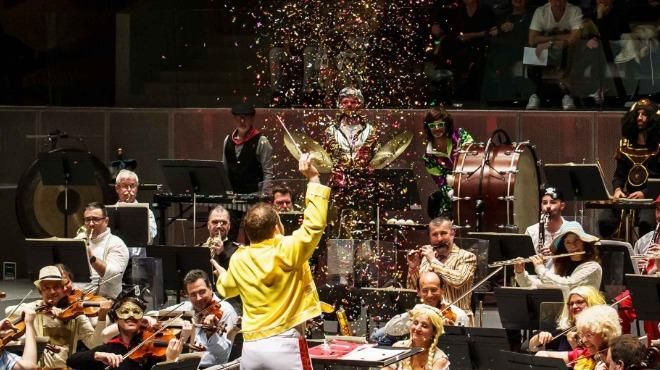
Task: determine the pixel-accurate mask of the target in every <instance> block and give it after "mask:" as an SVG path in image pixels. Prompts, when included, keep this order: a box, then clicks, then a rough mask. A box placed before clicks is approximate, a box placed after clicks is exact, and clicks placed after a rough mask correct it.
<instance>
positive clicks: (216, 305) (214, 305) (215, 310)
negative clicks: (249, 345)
mask: <svg viewBox="0 0 660 370" xmlns="http://www.w3.org/2000/svg"><path fill="white" fill-rule="evenodd" d="M207 315H213V316H215V318H216V319H217V320H221V319H222V315H224V312H223V311H222V308H221V307H220V302H216V301H212V302H211V303H210V304H209V305H208V306H206V308H205V309H203V310H202V311H200V312H199V313H198V314H197V320H198V323H197V324H194V326H196V327H200V328H202V329H203V330H205V331H209V332H218V331H219V332H220V333H223V332H225V325H224V324H219V325H208V324H204V323H203V322H201V321H203V320H204V317H206V316H207Z"/></svg>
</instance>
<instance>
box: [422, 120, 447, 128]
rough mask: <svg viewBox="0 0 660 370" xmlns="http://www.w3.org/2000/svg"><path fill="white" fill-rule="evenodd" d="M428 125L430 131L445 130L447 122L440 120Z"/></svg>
mask: <svg viewBox="0 0 660 370" xmlns="http://www.w3.org/2000/svg"><path fill="white" fill-rule="evenodd" d="M426 125H427V126H429V129H431V130H438V129H443V130H444V129H445V121H443V120H440V119H439V120H437V121H433V122H429V123H427V124H426Z"/></svg>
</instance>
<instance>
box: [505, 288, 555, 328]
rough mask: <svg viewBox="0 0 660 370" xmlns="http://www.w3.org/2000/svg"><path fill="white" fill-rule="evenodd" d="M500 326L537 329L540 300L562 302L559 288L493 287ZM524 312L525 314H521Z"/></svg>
mask: <svg viewBox="0 0 660 370" xmlns="http://www.w3.org/2000/svg"><path fill="white" fill-rule="evenodd" d="M495 299H496V301H497V310H498V312H499V314H500V320H501V321H502V327H503V328H505V329H510V330H537V329H538V328H539V318H540V316H541V302H563V301H564V295H563V292H562V290H561V289H529V288H503V287H499V288H495ZM521 312H526V313H527V314H526V315H521V314H520V313H521Z"/></svg>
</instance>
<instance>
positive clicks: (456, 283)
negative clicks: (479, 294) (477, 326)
mask: <svg viewBox="0 0 660 370" xmlns="http://www.w3.org/2000/svg"><path fill="white" fill-rule="evenodd" d="M476 270H477V257H476V256H475V255H474V254H473V253H470V252H468V251H466V250H463V249H461V248H459V247H458V246H457V245H456V244H453V245H452V247H451V250H450V251H449V255H448V256H447V259H446V260H445V262H440V261H438V260H437V259H436V260H434V261H433V263H429V261H428V259H426V258H422V263H421V264H420V266H419V272H418V273H417V274H409V276H408V288H411V289H418V286H417V284H418V279H419V274H420V273H423V272H427V271H434V272H435V273H437V274H438V275H439V276H440V278H441V279H442V280H444V282H445V290H444V294H443V297H444V298H445V299H446V300H447V301H449V302H454V301H455V300H456V299H457V298H458V297H460V296H461V295H463V294H465V292H467V291H468V290H470V289H472V282H473V281H474V274H475V272H476ZM411 275H412V276H411ZM471 300H472V294H468V295H466V296H465V297H463V298H461V300H460V301H458V302H456V303H454V304H455V305H456V306H458V307H459V308H461V309H463V311H465V312H466V313H467V314H468V315H469V316H472V309H471V307H470V302H471Z"/></svg>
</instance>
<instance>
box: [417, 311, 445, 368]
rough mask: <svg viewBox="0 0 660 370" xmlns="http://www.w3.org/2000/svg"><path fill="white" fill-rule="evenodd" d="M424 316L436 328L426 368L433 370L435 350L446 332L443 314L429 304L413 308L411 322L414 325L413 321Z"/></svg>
mask: <svg viewBox="0 0 660 370" xmlns="http://www.w3.org/2000/svg"><path fill="white" fill-rule="evenodd" d="M422 315H424V316H426V317H428V318H429V320H430V321H431V324H433V327H434V328H435V335H434V336H433V341H432V342H431V346H430V347H429V348H428V362H427V365H426V367H427V368H429V369H430V368H433V358H434V357H435V350H436V348H438V341H439V340H440V336H442V334H444V332H445V328H444V325H443V322H444V320H443V316H442V312H441V311H440V310H439V309H437V308H435V307H433V306H429V305H427V304H418V305H415V307H413V309H412V310H411V311H410V313H409V316H410V322H411V323H412V321H413V320H415V318H416V317H417V316H422ZM410 345H411V346H412V338H411V340H410Z"/></svg>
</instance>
